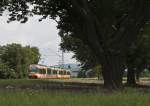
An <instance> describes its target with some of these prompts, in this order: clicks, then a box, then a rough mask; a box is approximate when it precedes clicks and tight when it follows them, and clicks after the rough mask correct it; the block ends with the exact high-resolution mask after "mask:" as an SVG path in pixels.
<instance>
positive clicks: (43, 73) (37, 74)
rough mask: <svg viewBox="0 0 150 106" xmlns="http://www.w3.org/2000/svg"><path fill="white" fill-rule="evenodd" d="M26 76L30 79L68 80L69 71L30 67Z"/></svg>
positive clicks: (41, 66)
mask: <svg viewBox="0 0 150 106" xmlns="http://www.w3.org/2000/svg"><path fill="white" fill-rule="evenodd" d="M28 76H29V78H31V79H66V78H70V71H69V70H66V69H61V68H55V67H48V66H43V65H30V67H29V72H28Z"/></svg>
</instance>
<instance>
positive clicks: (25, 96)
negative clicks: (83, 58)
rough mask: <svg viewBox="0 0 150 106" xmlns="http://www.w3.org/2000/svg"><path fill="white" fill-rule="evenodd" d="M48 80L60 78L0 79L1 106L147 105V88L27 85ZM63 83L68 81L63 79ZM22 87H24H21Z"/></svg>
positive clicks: (149, 95) (148, 101)
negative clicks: (38, 86) (36, 86)
mask: <svg viewBox="0 0 150 106" xmlns="http://www.w3.org/2000/svg"><path fill="white" fill-rule="evenodd" d="M78 80H79V79H78ZM48 82H49V84H52V82H53V83H54V84H56V83H58V82H59V80H50V81H49V80H25V79H24V80H0V106H149V105H150V92H149V91H150V90H149V88H148V89H139V88H127V87H126V88H124V89H122V90H119V91H113V90H105V89H102V88H101V89H99V88H98V89H94V90H82V89H80V88H79V89H74V90H70V89H65V90H64V89H55V90H54V89H52V90H51V89H49V90H48V89H41V88H40V89H32V88H30V87H31V85H34V84H35V85H36V84H43V83H45V84H46V85H47V83H48ZM60 82H61V81H60ZM66 82H69V81H68V80H66ZM74 82H75V81H74ZM61 83H62V82H61ZM82 83H83V82H82ZM59 84H60V83H59ZM69 84H70V83H69ZM71 84H73V83H71ZM77 85H78V84H77ZM81 85H82V84H81ZM42 86H43V85H42ZM15 87H16V88H15ZM22 87H25V88H23V89H22ZM85 89H86V88H85Z"/></svg>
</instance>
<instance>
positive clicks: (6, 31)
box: [0, 16, 76, 65]
mask: <svg viewBox="0 0 150 106" xmlns="http://www.w3.org/2000/svg"><path fill="white" fill-rule="evenodd" d="M38 19H39V17H37V16H36V17H33V18H30V20H29V21H28V22H27V23H25V24H20V23H19V22H11V23H9V24H7V22H6V21H7V18H6V16H3V17H0V45H6V44H8V43H9V44H10V43H19V44H22V45H30V46H36V47H38V48H39V49H40V53H41V54H42V59H41V61H40V63H43V64H44V65H56V64H58V62H59V60H60V57H59V56H58V55H57V54H60V55H61V52H60V51H59V48H60V47H59V43H60V37H59V36H58V30H57V29H56V23H55V21H53V20H50V19H46V20H43V21H42V22H38ZM72 55H73V54H72V53H65V54H64V56H65V63H76V61H75V59H71V57H72Z"/></svg>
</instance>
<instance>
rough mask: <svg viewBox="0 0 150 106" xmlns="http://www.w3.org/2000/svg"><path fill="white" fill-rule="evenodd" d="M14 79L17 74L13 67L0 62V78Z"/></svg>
mask: <svg viewBox="0 0 150 106" xmlns="http://www.w3.org/2000/svg"><path fill="white" fill-rule="evenodd" d="M8 78H9V79H15V78H17V74H16V73H15V71H14V69H11V68H9V66H7V65H5V64H0V79H8Z"/></svg>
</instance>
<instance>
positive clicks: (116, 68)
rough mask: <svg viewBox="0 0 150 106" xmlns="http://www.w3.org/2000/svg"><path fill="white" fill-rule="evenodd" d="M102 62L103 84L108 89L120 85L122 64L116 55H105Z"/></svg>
mask: <svg viewBox="0 0 150 106" xmlns="http://www.w3.org/2000/svg"><path fill="white" fill-rule="evenodd" d="M107 57H108V58H107V59H105V61H104V62H103V64H102V75H103V79H104V86H105V87H106V88H110V89H116V88H120V87H122V77H123V66H122V64H121V61H120V58H119V57H118V56H107Z"/></svg>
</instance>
